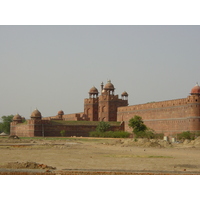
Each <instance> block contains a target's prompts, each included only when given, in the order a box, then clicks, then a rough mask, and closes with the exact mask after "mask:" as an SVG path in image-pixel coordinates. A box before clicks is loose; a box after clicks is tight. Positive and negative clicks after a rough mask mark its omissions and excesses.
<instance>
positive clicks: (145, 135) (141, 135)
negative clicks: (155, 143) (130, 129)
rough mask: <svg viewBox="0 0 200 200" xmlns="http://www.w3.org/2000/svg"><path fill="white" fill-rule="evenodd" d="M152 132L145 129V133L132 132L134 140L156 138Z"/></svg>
mask: <svg viewBox="0 0 200 200" xmlns="http://www.w3.org/2000/svg"><path fill="white" fill-rule="evenodd" d="M155 135H156V134H155V133H154V130H152V129H149V128H147V129H146V130H145V131H134V136H135V138H148V139H154V138H155V137H156V136H155Z"/></svg>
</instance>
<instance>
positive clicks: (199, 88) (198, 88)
mask: <svg viewBox="0 0 200 200" xmlns="http://www.w3.org/2000/svg"><path fill="white" fill-rule="evenodd" d="M190 94H191V95H195V94H197V95H200V86H199V85H198V83H197V84H196V85H195V86H194V87H193V88H192V90H191V92H190Z"/></svg>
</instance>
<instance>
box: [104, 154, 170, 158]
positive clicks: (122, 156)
mask: <svg viewBox="0 0 200 200" xmlns="http://www.w3.org/2000/svg"><path fill="white" fill-rule="evenodd" d="M104 157H113V158H173V157H172V156H153V155H105V156H104Z"/></svg>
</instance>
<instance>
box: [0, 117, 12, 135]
mask: <svg viewBox="0 0 200 200" xmlns="http://www.w3.org/2000/svg"><path fill="white" fill-rule="evenodd" d="M13 117H14V115H8V116H2V117H1V121H2V122H1V123H0V131H3V132H5V133H8V134H10V122H12V119H13Z"/></svg>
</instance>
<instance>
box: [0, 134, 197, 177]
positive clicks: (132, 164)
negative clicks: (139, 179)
mask: <svg viewBox="0 0 200 200" xmlns="http://www.w3.org/2000/svg"><path fill="white" fill-rule="evenodd" d="M0 149H1V156H0V174H52V175H53V174H200V137H198V138H197V139H196V140H191V141H190V140H185V141H184V142H183V143H173V144H170V143H169V142H167V141H163V140H156V139H151V140H148V139H137V140H135V139H130V138H129V139H108V138H107V139H106V138H74V137H71V138H19V139H13V138H8V137H1V138H0Z"/></svg>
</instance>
